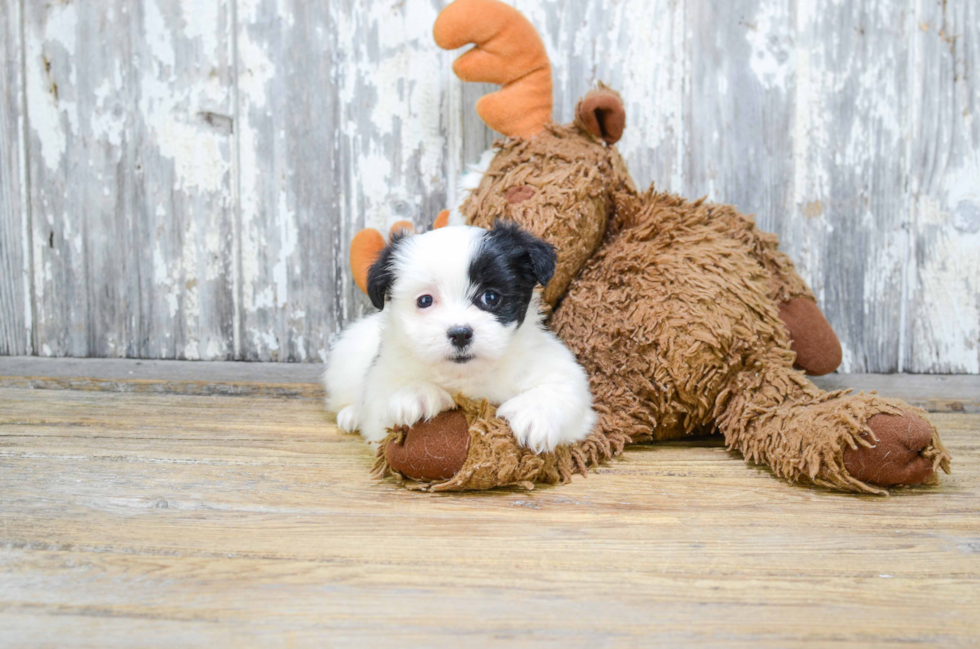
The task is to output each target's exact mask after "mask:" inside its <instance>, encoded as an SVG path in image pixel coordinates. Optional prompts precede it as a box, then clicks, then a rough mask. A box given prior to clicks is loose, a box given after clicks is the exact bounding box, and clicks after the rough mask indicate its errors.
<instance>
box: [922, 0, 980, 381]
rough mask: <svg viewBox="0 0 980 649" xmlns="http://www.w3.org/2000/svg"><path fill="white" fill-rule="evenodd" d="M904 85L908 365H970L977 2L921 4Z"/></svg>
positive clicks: (974, 347)
mask: <svg viewBox="0 0 980 649" xmlns="http://www.w3.org/2000/svg"><path fill="white" fill-rule="evenodd" d="M922 10H923V13H922V14H921V16H920V17H919V22H918V24H917V27H918V29H917V30H916V33H915V40H914V43H915V47H916V57H917V64H916V65H915V67H914V71H915V77H914V84H913V87H912V92H913V93H914V100H915V105H914V113H913V116H912V120H913V121H912V124H911V127H912V135H913V139H912V145H911V150H912V161H913V164H912V166H911V170H910V177H909V182H910V184H911V188H912V196H911V197H912V215H911V218H912V222H913V232H914V233H915V237H914V238H913V240H912V248H911V251H910V254H909V268H908V273H909V290H910V298H909V313H908V321H909V323H910V324H911V327H910V329H909V331H908V334H907V337H906V341H905V343H906V345H907V347H908V349H907V350H906V352H905V355H904V356H905V358H906V359H908V360H907V363H906V364H905V367H904V369H905V370H906V371H911V372H970V373H973V374H976V373H980V344H977V342H976V341H977V340H980V119H978V117H977V116H978V115H980V83H977V75H976V72H975V71H976V70H977V67H978V65H980V7H978V5H977V3H976V2H942V3H938V2H937V3H932V2H924V3H922Z"/></svg>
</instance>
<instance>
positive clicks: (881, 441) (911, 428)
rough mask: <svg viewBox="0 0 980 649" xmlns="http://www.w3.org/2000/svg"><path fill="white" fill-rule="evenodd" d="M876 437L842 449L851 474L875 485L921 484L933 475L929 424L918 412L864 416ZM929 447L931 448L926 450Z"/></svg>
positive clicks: (933, 458) (933, 455)
mask: <svg viewBox="0 0 980 649" xmlns="http://www.w3.org/2000/svg"><path fill="white" fill-rule="evenodd" d="M868 427H870V428H871V430H872V431H874V434H875V437H877V438H878V441H877V443H875V445H874V447H872V448H867V447H864V446H859V447H858V448H856V449H854V448H849V449H847V450H846V451H844V467H845V468H846V469H847V471H848V473H850V474H851V475H852V476H854V477H855V478H857V479H858V480H861V481H863V482H867V483H869V484H873V485H876V486H879V487H894V486H898V485H916V484H922V483H923V482H926V481H928V480H929V479H930V478H932V477H933V474H934V472H935V466H936V456H937V454H940V453H943V452H942V451H939V450H936V449H935V448H933V447H932V438H933V429H932V425H931V424H930V423H929V422H928V421H926V420H925V419H923V418H922V417H919V416H918V415H915V414H912V413H909V412H906V413H903V414H902V415H886V414H878V415H874V416H873V417H871V419H869V420H868ZM930 451H932V452H931V453H930Z"/></svg>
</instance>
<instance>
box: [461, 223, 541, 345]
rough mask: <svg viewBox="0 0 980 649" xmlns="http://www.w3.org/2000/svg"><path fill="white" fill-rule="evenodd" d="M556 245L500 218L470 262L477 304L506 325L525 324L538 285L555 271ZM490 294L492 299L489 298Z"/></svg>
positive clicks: (471, 281) (485, 236) (471, 280)
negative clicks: (513, 323) (553, 246)
mask: <svg viewBox="0 0 980 649" xmlns="http://www.w3.org/2000/svg"><path fill="white" fill-rule="evenodd" d="M554 268H555V253H554V249H553V248H552V247H551V246H550V245H548V244H547V243H545V242H544V241H542V240H540V239H538V238H537V237H535V236H533V235H531V234H528V233H527V232H524V231H523V230H521V229H520V228H519V227H518V226H517V225H516V224H513V223H506V222H499V221H498V222H497V223H496V224H495V225H494V228H493V230H490V231H488V232H487V233H486V234H485V235H484V236H483V240H482V241H481V242H480V247H479V249H478V250H477V253H476V255H475V256H474V258H473V261H472V262H470V268H469V275H470V285H471V286H473V287H475V290H474V291H473V294H474V295H475V298H474V304H476V306H477V307H478V308H480V309H483V310H484V311H488V312H490V313H493V314H494V316H495V317H496V318H497V321H498V322H500V323H501V324H504V325H509V324H511V323H512V322H516V323H517V325H518V326H520V325H521V324H523V322H524V316H525V315H526V314H527V307H528V305H529V304H530V302H531V295H532V294H533V292H534V287H535V286H536V285H537V284H538V283H541V284H547V283H548V280H550V279H551V276H552V274H554ZM486 298H489V299H486Z"/></svg>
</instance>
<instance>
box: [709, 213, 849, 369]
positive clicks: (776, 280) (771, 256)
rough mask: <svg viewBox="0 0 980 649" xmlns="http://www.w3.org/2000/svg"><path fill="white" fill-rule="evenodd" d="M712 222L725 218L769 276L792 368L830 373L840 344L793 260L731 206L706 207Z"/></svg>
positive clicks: (839, 354)
mask: <svg viewBox="0 0 980 649" xmlns="http://www.w3.org/2000/svg"><path fill="white" fill-rule="evenodd" d="M708 209H709V210H711V219H712V220H719V219H724V220H725V221H727V222H728V229H729V232H731V234H732V236H734V237H735V238H736V239H738V240H739V241H741V242H743V243H744V244H745V245H746V247H747V248H748V249H749V252H750V254H751V255H752V257H754V258H755V259H756V261H758V262H759V263H760V264H761V265H762V266H763V267H764V268H766V270H768V271H769V273H770V275H771V278H772V279H771V281H770V285H769V297H771V298H772V299H773V301H774V302H775V303H776V304H777V305H778V306H779V317H780V319H781V320H782V321H783V324H784V325H786V329H787V330H788V331H789V337H790V341H791V342H792V349H793V351H794V352H796V361H795V363H794V365H795V366H796V367H797V368H799V369H801V370H804V371H805V372H806V373H807V374H810V375H811V376H821V375H823V374H830V373H831V372H833V371H834V370H836V369H837V367H838V366H839V365H840V362H841V358H842V352H841V346H840V341H839V340H837V335H836V334H835V333H834V330H833V329H832V328H831V326H830V323H829V322H827V318H825V317H824V315H823V313H822V312H821V311H820V307H818V306H817V301H816V298H814V296H813V293H812V292H811V291H810V287H808V286H807V285H806V282H804V281H803V278H802V277H800V275H799V273H797V272H796V267H795V266H794V265H793V262H792V260H791V259H790V258H789V257H788V256H787V255H786V254H785V253H784V252H781V251H780V250H779V249H778V246H779V238H778V237H777V236H776V235H774V234H770V233H768V232H763V231H762V230H759V229H758V228H756V227H755V222H754V221H753V220H752V219H750V218H747V217H745V216H743V215H742V214H740V213H739V212H738V211H737V210H735V208H733V207H731V206H730V205H715V204H712V205H709V206H708Z"/></svg>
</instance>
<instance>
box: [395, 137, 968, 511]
mask: <svg viewBox="0 0 980 649" xmlns="http://www.w3.org/2000/svg"><path fill="white" fill-rule="evenodd" d="M498 146H499V148H500V150H499V152H498V153H497V155H496V157H495V158H494V160H493V162H492V163H491V165H490V168H489V170H488V172H487V173H486V174H485V175H484V177H483V181H482V182H481V184H480V186H479V187H478V188H477V190H476V191H474V192H473V193H472V194H471V196H470V197H469V199H468V200H467V201H466V203H465V204H464V206H463V213H464V214H465V216H466V217H467V218H468V220H469V222H470V223H471V224H473V225H479V226H483V227H488V226H490V225H491V224H492V223H493V221H494V220H495V219H498V218H500V219H509V220H513V221H516V222H518V223H520V224H521V225H522V226H523V227H525V228H528V229H529V230H531V231H532V232H534V233H535V234H536V235H538V236H540V237H542V238H544V239H546V240H547V241H549V242H550V243H552V244H553V245H554V246H555V247H556V249H557V250H558V270H557V272H556V274H555V279H554V280H552V283H551V284H549V286H548V288H547V290H546V291H545V293H544V298H545V301H546V302H547V303H548V304H550V305H553V306H554V312H553V315H552V317H551V320H550V325H551V327H552V328H553V329H554V330H555V332H556V333H557V334H558V335H559V336H560V337H561V338H562V340H563V341H564V342H565V343H566V344H567V345H568V346H569V347H570V348H571V349H572V351H573V352H575V354H576V356H577V357H578V359H579V361H580V362H581V363H582V364H583V366H584V367H585V368H586V370H587V371H588V373H589V375H590V378H591V386H592V390H593V394H594V399H595V408H596V411H597V412H598V413H599V415H600V418H599V423H598V425H597V426H596V429H595V431H594V432H593V434H592V435H591V436H590V437H589V438H588V439H587V440H586V441H584V442H582V443H580V444H577V445H575V446H572V447H567V448H559V449H558V450H557V451H556V452H555V453H552V454H546V455H542V456H537V455H534V454H533V453H531V452H530V451H528V450H526V449H523V448H521V447H519V446H518V445H517V443H516V441H515V440H514V437H513V435H512V434H511V433H510V431H509V429H508V427H507V423H506V422H505V421H503V420H501V419H498V418H496V417H494V416H493V413H494V408H493V407H492V406H490V405H489V404H486V403H482V404H475V403H473V402H469V401H467V400H465V399H463V398H460V399H459V400H458V403H459V405H460V407H461V408H462V410H463V411H464V413H466V420H467V422H468V423H469V437H470V439H469V451H468V454H467V455H466V458H465V461H464V463H463V464H462V466H461V467H458V470H457V471H456V472H455V473H454V474H453V477H452V478H450V479H448V480H435V481H422V482H417V483H416V486H417V487H421V488H426V489H432V490H462V489H487V488H490V487H496V486H503V485H523V486H529V485H530V484H532V483H535V482H540V483H551V484H554V483H560V482H565V481H567V480H568V479H569V477H570V476H571V475H572V474H573V473H576V472H578V473H584V472H585V471H586V469H587V467H588V466H591V465H593V464H595V463H597V462H599V461H602V460H604V459H606V458H608V457H610V456H612V455H615V454H618V453H619V452H620V451H621V450H622V448H623V447H624V446H625V445H626V444H627V443H630V442H645V441H655V440H664V439H675V438H678V437H681V436H684V435H688V434H691V433H710V432H716V431H717V432H720V433H722V434H723V435H724V436H725V440H726V442H727V444H728V446H729V448H731V449H735V450H738V451H740V452H741V453H742V454H743V455H744V456H745V457H746V459H748V460H750V461H753V462H757V463H760V464H766V465H768V466H770V467H771V468H772V470H773V472H774V473H775V474H776V475H778V476H780V477H782V478H785V479H788V480H791V481H803V482H810V483H814V484H819V485H825V486H828V487H834V488H837V489H842V490H846V491H858V492H866V493H883V489H882V488H881V487H879V486H877V485H876V484H872V482H870V481H867V480H862V479H860V478H858V477H855V476H854V475H852V474H851V473H850V472H849V471H848V469H847V467H846V466H845V461H844V455H845V452H846V451H847V450H848V449H856V448H861V447H870V446H872V445H873V441H874V440H876V439H877V438H876V433H875V430H874V429H873V428H872V427H870V426H869V424H868V422H869V421H870V420H871V419H872V417H874V416H875V415H883V416H889V415H890V416H892V417H901V416H903V414H904V413H912V412H914V409H912V408H911V407H909V406H908V405H906V404H904V403H902V402H899V401H895V400H890V399H882V398H880V397H877V396H874V395H850V394H846V393H844V392H833V393H824V392H822V391H821V390H819V389H818V388H816V387H815V386H814V385H813V384H812V383H810V381H809V380H808V379H807V378H806V377H805V375H804V374H803V372H802V371H800V370H797V369H794V368H793V363H794V360H795V358H796V355H795V354H794V352H793V351H792V350H791V345H790V334H789V332H788V331H787V328H786V326H785V325H784V323H783V321H782V320H781V319H780V309H779V305H780V304H783V303H787V302H789V301H790V300H793V299H805V300H808V301H812V300H813V295H812V294H811V292H810V290H809V289H808V288H807V286H806V285H805V283H804V282H803V281H802V279H801V278H800V277H799V275H798V274H797V273H796V271H795V269H794V267H793V264H792V262H791V261H790V260H789V259H788V258H787V257H786V255H784V254H783V253H781V252H779V250H777V243H778V242H777V239H776V237H775V236H773V235H771V234H767V233H763V232H760V231H759V230H757V229H756V227H755V224H754V222H753V221H752V219H750V218H748V217H745V216H743V215H741V214H739V213H738V212H737V211H736V210H734V209H733V208H732V207H730V206H726V205H714V204H710V203H706V202H704V201H694V202H691V201H687V200H684V199H682V198H680V197H677V196H673V195H670V194H665V193H658V192H655V191H654V190H653V189H651V190H649V191H647V192H644V193H640V192H638V191H637V190H636V189H635V187H634V185H633V183H632V181H631V180H630V178H629V175H628V173H627V172H626V169H625V166H624V165H623V162H622V159H621V158H620V156H619V154H618V153H617V151H616V150H615V149H614V148H612V147H608V146H605V145H604V144H603V142H602V141H601V140H600V139H599V138H597V137H595V136H593V135H591V134H590V133H589V132H587V131H586V130H585V128H584V127H583V126H582V125H581V123H578V124H573V125H569V126H550V127H548V129H547V131H546V132H545V133H542V134H539V135H538V136H537V137H535V138H534V139H533V140H530V141H527V140H509V141H504V142H498ZM515 199H517V200H515ZM821 317H822V316H821ZM834 342H836V338H834ZM916 419H917V420H918V417H916ZM438 421H439V420H436V425H437V427H438ZM921 421H922V422H923V423H925V420H921ZM925 425H927V426H928V424H927V423H925ZM929 430H930V431H932V435H931V438H930V440H929V443H928V444H925V445H924V447H925V448H920V449H916V451H917V452H918V453H919V456H920V457H925V458H929V466H930V468H933V469H934V468H940V467H941V468H943V469H948V464H949V456H948V454H947V453H946V452H945V450H944V449H943V448H942V445H941V443H940V442H939V439H938V436H937V435H936V433H935V431H934V429H932V428H931V426H930V427H929ZM389 443H397V440H395V439H394V438H392V439H390V440H389ZM385 450H387V447H385V448H384V449H382V451H381V453H380V455H379V462H380V464H379V471H380V472H381V473H382V474H384V473H391V474H393V475H396V476H398V477H400V478H403V479H405V478H410V477H418V476H411V475H410V474H409V475H406V474H405V473H402V472H399V471H397V470H395V469H392V468H391V467H390V466H389V465H388V464H387V463H386V461H385V457H386V453H385ZM929 473H931V474H932V475H933V477H930V478H927V479H928V480H933V479H934V472H933V471H930V472H929ZM918 481H921V480H916V482H918Z"/></svg>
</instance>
